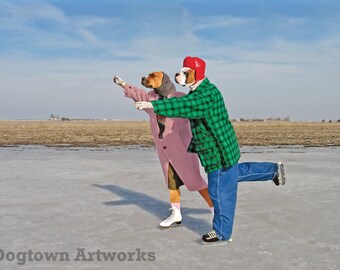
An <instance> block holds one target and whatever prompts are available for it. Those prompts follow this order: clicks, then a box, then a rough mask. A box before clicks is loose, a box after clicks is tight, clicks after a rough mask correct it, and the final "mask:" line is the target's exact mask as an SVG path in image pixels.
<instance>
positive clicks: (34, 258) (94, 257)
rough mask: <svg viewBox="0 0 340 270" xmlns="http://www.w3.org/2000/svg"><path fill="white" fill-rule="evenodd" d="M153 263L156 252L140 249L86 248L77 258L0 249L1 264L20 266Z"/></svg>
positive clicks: (81, 249)
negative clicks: (13, 263)
mask: <svg viewBox="0 0 340 270" xmlns="http://www.w3.org/2000/svg"><path fill="white" fill-rule="evenodd" d="M71 260H72V261H76V262H101V261H102V262H113V261H116V262H147V261H149V262H153V261H156V253H155V252H144V251H141V249H140V248H136V250H135V251H130V252H122V251H120V252H112V251H101V250H100V249H98V250H96V251H86V250H85V248H77V252H76V254H75V256H73V257H71V256H70V253H69V252H55V251H54V252H50V251H42V252H40V251H38V252H34V251H32V250H31V249H30V250H28V251H19V252H12V251H8V252H6V251H4V250H3V249H0V264H1V261H8V262H15V263H17V264H18V265H24V264H26V263H27V262H42V261H45V262H46V261H47V262H56V261H59V262H68V261H71Z"/></svg>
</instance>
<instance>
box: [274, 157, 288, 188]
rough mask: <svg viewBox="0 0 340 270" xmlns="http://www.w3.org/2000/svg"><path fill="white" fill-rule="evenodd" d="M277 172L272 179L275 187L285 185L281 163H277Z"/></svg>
mask: <svg viewBox="0 0 340 270" xmlns="http://www.w3.org/2000/svg"><path fill="white" fill-rule="evenodd" d="M277 171H278V174H277V175H276V176H275V177H274V179H273V182H274V183H275V185H277V186H279V185H284V184H286V177H285V170H284V168H283V163H282V162H279V163H277Z"/></svg>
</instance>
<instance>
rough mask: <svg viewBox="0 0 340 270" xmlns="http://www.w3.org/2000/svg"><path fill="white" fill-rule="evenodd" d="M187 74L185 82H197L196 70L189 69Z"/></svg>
mask: <svg viewBox="0 0 340 270" xmlns="http://www.w3.org/2000/svg"><path fill="white" fill-rule="evenodd" d="M186 73H187V76H186V79H185V84H192V83H194V82H195V70H193V69H189V70H188V71H187V72H186Z"/></svg>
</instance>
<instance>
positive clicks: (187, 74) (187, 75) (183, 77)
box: [175, 67, 195, 87]
mask: <svg viewBox="0 0 340 270" xmlns="http://www.w3.org/2000/svg"><path fill="white" fill-rule="evenodd" d="M175 81H176V82H177V83H178V84H179V85H182V86H187V87H190V86H192V85H193V84H195V70H193V69H191V68H188V67H184V68H182V69H181V71H180V72H179V73H176V74H175Z"/></svg>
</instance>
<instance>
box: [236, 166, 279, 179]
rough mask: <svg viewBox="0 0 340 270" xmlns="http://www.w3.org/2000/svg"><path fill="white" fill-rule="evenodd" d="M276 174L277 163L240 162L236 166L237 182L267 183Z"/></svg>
mask: <svg viewBox="0 0 340 270" xmlns="http://www.w3.org/2000/svg"><path fill="white" fill-rule="evenodd" d="M277 174H278V166H277V163H273V162H242V163H239V164H238V182H248V181H269V180H273V179H274V177H275V176H277Z"/></svg>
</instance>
